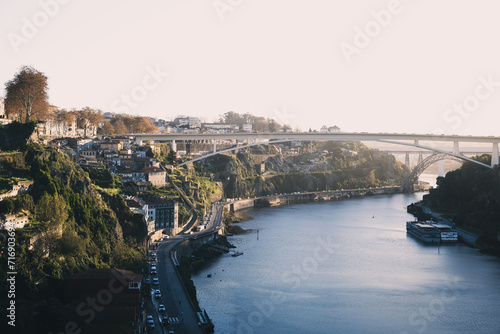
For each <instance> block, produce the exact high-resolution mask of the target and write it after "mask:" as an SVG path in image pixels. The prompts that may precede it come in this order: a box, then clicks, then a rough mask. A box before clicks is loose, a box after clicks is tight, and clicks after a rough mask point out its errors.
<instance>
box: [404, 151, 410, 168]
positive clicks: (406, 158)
mask: <svg viewBox="0 0 500 334" xmlns="http://www.w3.org/2000/svg"><path fill="white" fill-rule="evenodd" d="M405 165H406V167H408V169H411V166H410V153H406V155H405Z"/></svg>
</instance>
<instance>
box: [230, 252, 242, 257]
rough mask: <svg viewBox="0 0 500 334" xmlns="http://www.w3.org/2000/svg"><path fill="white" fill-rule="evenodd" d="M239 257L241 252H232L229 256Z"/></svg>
mask: <svg viewBox="0 0 500 334" xmlns="http://www.w3.org/2000/svg"><path fill="white" fill-rule="evenodd" d="M240 255H243V252H234V253H232V254H231V256H232V257H237V256H240Z"/></svg>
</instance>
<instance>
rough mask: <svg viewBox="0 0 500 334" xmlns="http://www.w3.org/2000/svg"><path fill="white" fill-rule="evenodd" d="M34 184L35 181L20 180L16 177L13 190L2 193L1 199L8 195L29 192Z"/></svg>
mask: <svg viewBox="0 0 500 334" xmlns="http://www.w3.org/2000/svg"><path fill="white" fill-rule="evenodd" d="M32 185H33V181H20V180H19V179H16V182H15V184H13V185H12V190H10V191H8V192H6V193H3V194H0V201H1V200H2V199H4V198H6V197H14V196H17V195H20V194H22V193H25V192H28V191H30V190H31V186H32Z"/></svg>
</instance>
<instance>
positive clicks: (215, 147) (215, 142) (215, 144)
mask: <svg viewBox="0 0 500 334" xmlns="http://www.w3.org/2000/svg"><path fill="white" fill-rule="evenodd" d="M213 144H214V153H215V152H217V140H215V139H214V140H213Z"/></svg>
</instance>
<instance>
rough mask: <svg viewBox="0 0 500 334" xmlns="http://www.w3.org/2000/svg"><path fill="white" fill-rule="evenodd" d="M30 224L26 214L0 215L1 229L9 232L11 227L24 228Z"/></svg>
mask: <svg viewBox="0 0 500 334" xmlns="http://www.w3.org/2000/svg"><path fill="white" fill-rule="evenodd" d="M26 224H28V216H27V215H25V214H17V215H12V214H1V215H0V229H3V230H7V229H9V228H10V227H11V226H12V227H13V228H14V229H16V228H23V227H24V225H26Z"/></svg>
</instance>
